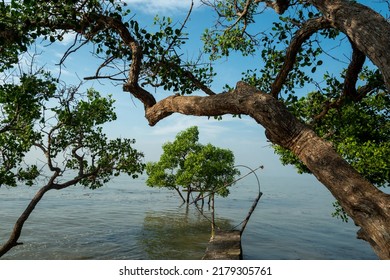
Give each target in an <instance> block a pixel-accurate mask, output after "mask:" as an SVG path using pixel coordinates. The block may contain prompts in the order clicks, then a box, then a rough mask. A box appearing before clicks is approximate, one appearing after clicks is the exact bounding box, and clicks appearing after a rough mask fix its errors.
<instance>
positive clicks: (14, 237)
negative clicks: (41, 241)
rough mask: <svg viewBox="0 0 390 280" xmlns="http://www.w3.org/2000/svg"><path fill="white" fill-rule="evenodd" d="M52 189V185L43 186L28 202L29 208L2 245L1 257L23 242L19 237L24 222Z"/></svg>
mask: <svg viewBox="0 0 390 280" xmlns="http://www.w3.org/2000/svg"><path fill="white" fill-rule="evenodd" d="M50 189H51V186H50V185H46V186H44V187H42V188H41V189H40V190H39V191H38V192H37V193H36V194H35V196H34V197H33V199H31V201H30V203H29V204H28V206H27V208H26V209H25V210H24V212H23V213H22V215H20V217H19V219H18V220H17V221H16V223H15V225H14V228H13V230H12V233H11V235H10V237H9V239H8V241H7V242H6V243H4V244H3V246H1V247H0V258H1V257H2V256H3V255H4V254H6V253H7V252H8V251H9V250H11V249H12V248H13V247H15V246H18V245H21V244H23V243H20V242H18V240H19V237H20V235H21V233H22V228H23V225H24V223H25V222H26V221H27V219H28V217H30V215H31V213H32V212H33V211H34V209H35V207H36V206H37V204H38V203H39V201H41V199H42V197H43V195H44V194H45V193H46V192H47V191H49V190H50Z"/></svg>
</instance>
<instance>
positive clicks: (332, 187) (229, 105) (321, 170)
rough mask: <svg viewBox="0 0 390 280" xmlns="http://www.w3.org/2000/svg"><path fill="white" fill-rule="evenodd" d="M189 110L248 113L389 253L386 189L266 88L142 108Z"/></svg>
mask: <svg viewBox="0 0 390 280" xmlns="http://www.w3.org/2000/svg"><path fill="white" fill-rule="evenodd" d="M175 112H177V113H181V114H186V115H193V116H217V115H224V114H246V115H249V116H251V117H252V118H253V119H255V120H256V122H258V123H259V124H260V125H262V126H263V127H264V128H265V129H266V136H267V138H268V139H269V140H270V141H271V142H273V143H274V144H278V145H280V146H282V147H284V148H287V149H290V150H291V151H292V152H293V153H294V154H295V155H297V156H298V157H299V158H300V159H301V160H302V161H303V162H304V163H305V164H306V165H307V167H308V168H309V169H310V171H311V172H312V173H313V174H314V175H315V176H316V177H317V178H318V180H319V181H320V182H322V183H323V184H324V185H325V186H326V187H327V188H328V189H329V191H330V192H331V193H332V194H333V196H334V197H335V198H336V199H337V200H338V201H339V203H340V205H341V206H342V207H343V208H344V209H345V211H346V212H347V213H348V215H349V216H350V217H351V218H352V219H353V220H354V222H355V224H356V225H357V226H359V227H361V230H360V231H359V236H358V237H359V238H362V239H364V240H366V241H368V242H369V243H370V244H371V246H372V247H373V249H374V251H375V252H376V253H377V255H378V256H379V257H380V258H382V259H390V195H388V194H385V193H383V192H381V191H380V190H378V189H377V188H376V187H375V186H373V185H372V184H371V183H369V182H368V181H367V180H365V179H364V178H363V177H362V176H361V175H360V174H359V173H357V172H356V171H355V170H354V169H353V168H352V167H351V166H350V165H349V164H348V163H347V162H346V161H345V160H344V159H342V158H341V157H340V155H339V154H337V153H336V151H335V150H334V149H333V148H332V145H331V144H330V143H328V142H326V141H325V140H323V139H322V138H320V137H318V136H317V135H316V134H315V132H314V131H312V130H311V129H310V128H309V127H307V126H305V125H304V124H302V123H301V122H300V121H299V120H298V119H296V118H295V117H294V116H293V115H292V114H291V113H290V112H289V111H288V110H287V109H286V108H285V106H284V105H283V104H282V103H281V102H279V101H277V100H276V99H275V98H273V97H272V96H270V95H269V94H266V93H262V92H260V91H258V90H257V89H256V88H254V87H251V86H249V85H247V84H245V83H242V82H239V83H237V87H236V89H235V90H232V91H231V92H228V93H224V94H218V95H213V96H206V97H200V96H170V97H168V98H166V99H164V100H162V101H160V102H158V103H157V104H156V105H154V106H153V107H151V108H148V109H147V111H146V117H147V119H148V120H149V123H150V124H151V125H154V124H156V123H157V122H158V121H159V120H161V119H162V118H164V117H167V116H169V115H171V114H172V113H175Z"/></svg>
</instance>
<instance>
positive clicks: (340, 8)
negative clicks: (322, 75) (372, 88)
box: [307, 0, 390, 90]
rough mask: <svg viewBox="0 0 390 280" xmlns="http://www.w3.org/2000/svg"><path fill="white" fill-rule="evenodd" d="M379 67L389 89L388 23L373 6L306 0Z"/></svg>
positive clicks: (327, 0) (389, 25) (349, 2)
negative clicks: (371, 7)
mask: <svg viewBox="0 0 390 280" xmlns="http://www.w3.org/2000/svg"><path fill="white" fill-rule="evenodd" d="M307 2H309V3H311V4H313V5H314V6H315V7H316V8H317V9H318V10H319V11H320V12H321V13H322V14H323V15H324V16H325V17H326V18H327V19H328V20H329V21H330V22H331V23H332V25H333V27H334V28H336V29H338V30H340V31H341V32H343V33H344V34H345V35H347V36H348V37H349V39H350V40H351V41H352V42H353V43H354V44H355V46H356V47H357V48H358V49H359V50H360V51H361V52H363V53H364V54H365V55H366V56H367V57H368V58H369V59H370V60H371V61H372V62H373V63H374V64H375V65H376V66H378V68H379V69H380V70H381V72H382V75H383V78H384V81H385V84H386V87H387V89H388V90H390V52H389V46H390V24H389V22H388V21H387V20H386V19H385V18H384V17H383V16H382V15H380V14H378V13H377V12H375V11H373V10H372V9H370V8H368V7H366V6H364V5H361V4H359V3H353V1H346V0H325V1H324V0H309V1H307Z"/></svg>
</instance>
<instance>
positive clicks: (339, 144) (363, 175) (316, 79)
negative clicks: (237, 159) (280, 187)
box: [0, 0, 390, 258]
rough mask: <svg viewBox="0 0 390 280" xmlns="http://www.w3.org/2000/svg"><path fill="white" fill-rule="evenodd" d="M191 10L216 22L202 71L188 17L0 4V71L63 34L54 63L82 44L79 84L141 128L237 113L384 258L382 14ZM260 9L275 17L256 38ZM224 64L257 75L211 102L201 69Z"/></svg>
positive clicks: (210, 0) (320, 9)
mask: <svg viewBox="0 0 390 280" xmlns="http://www.w3.org/2000/svg"><path fill="white" fill-rule="evenodd" d="M201 2H202V3H203V4H205V5H206V6H207V7H209V8H210V9H211V10H213V11H214V12H216V15H217V21H216V23H210V27H209V28H208V29H207V30H206V31H205V32H204V35H203V41H204V46H205V47H204V54H205V55H206V56H207V60H206V62H204V61H202V60H199V59H198V58H197V59H195V60H194V59H187V58H186V55H185V54H186V48H185V47H186V46H185V43H186V38H187V34H186V33H185V31H186V29H185V26H186V25H187V24H188V19H189V18H190V16H191V13H189V14H188V16H187V17H186V18H184V20H183V22H182V24H181V25H179V24H176V25H175V24H174V23H173V21H172V19H170V18H168V17H164V16H161V15H160V16H159V17H156V19H155V23H154V26H149V27H144V25H143V24H142V19H137V18H136V17H133V15H132V14H131V11H129V10H128V9H127V8H126V5H125V4H126V3H125V1H123V2H122V1H115V0H109V1H103V0H102V1H95V0H94V1H88V0H83V1H61V2H59V1H50V2H41V1H34V0H29V1H27V0H25V1H16V0H12V1H10V2H6V1H2V2H1V3H0V13H1V17H2V21H1V23H0V27H1V28H0V69H1V71H4V70H5V69H7V68H9V67H12V66H13V64H14V63H16V62H17V61H18V60H19V59H20V54H22V53H23V52H25V51H26V50H27V49H28V48H29V47H30V46H31V44H32V43H33V42H35V41H37V40H38V39H39V40H40V39H41V38H45V39H46V42H55V41H57V40H61V39H62V38H63V36H64V35H65V34H68V33H70V32H72V33H74V34H76V40H75V41H74V44H72V45H71V47H70V48H69V49H68V51H66V52H65V53H64V55H63V58H62V60H61V63H63V62H64V61H65V60H66V59H67V58H68V57H69V56H70V55H72V54H73V53H74V52H77V51H78V50H79V49H80V48H81V47H82V46H83V45H87V44H91V45H93V46H94V50H93V53H92V54H93V56H94V57H95V58H96V59H98V60H99V61H101V64H100V66H99V67H98V68H97V70H96V73H95V75H93V76H91V77H86V79H88V80H91V79H99V80H100V79H109V80H112V81H115V82H120V83H122V85H123V90H124V91H125V92H129V93H130V94H131V95H132V96H133V97H134V98H136V99H137V100H138V101H140V102H141V103H142V104H143V106H144V109H145V117H146V119H147V120H148V122H149V124H150V125H152V126H153V125H155V124H157V123H158V122H159V121H161V120H162V119H164V118H166V117H169V116H170V115H172V114H173V113H181V114H186V115H194V116H215V117H219V116H222V115H226V114H233V115H248V116H250V117H251V118H253V119H254V120H255V121H256V122H257V123H259V124H260V125H262V126H263V127H264V128H265V130H266V136H267V138H268V139H269V140H270V141H271V142H272V143H273V144H274V145H275V146H276V147H277V152H278V153H280V154H281V156H282V160H283V161H284V162H286V163H294V164H297V165H298V166H299V168H300V170H309V171H310V172H311V173H313V174H314V175H315V176H316V177H317V178H318V180H319V181H321V182H322V183H323V184H324V186H325V187H327V188H328V190H329V191H330V192H331V193H332V195H333V196H334V197H335V199H336V200H337V201H338V203H339V204H340V205H341V207H342V208H343V209H344V210H345V212H346V213H347V214H348V215H349V216H350V217H351V218H352V219H353V220H354V222H355V224H357V225H358V226H359V227H360V228H361V230H360V231H359V232H358V237H359V238H362V239H364V240H367V241H368V242H369V243H370V244H371V246H372V247H373V249H374V250H375V252H376V253H377V254H378V255H379V256H380V257H381V258H390V246H389V232H390V222H389V221H390V219H389V217H390V209H389V208H388V205H389V200H390V197H389V195H388V194H386V193H384V192H382V191H380V190H379V189H378V188H377V186H386V185H388V184H389V173H388V166H389V157H388V142H389V139H388V123H389V120H388V117H389V113H388V109H389V107H388V90H389V89H390V63H389V61H390V54H389V52H388V46H389V45H390V24H389V23H388V21H387V19H386V17H385V16H386V15H385V14H384V13H385V12H384V13H382V14H379V13H378V12H375V11H374V10H373V9H371V8H370V7H368V6H367V5H370V6H371V5H373V4H372V3H366V4H367V5H362V4H360V3H358V2H357V1H348V0H332V1H331V0H325V1H322V0H321V1H319V0H307V1H289V0H275V1H268V0H267V1H262V0H224V1H222V0H204V1H201ZM130 8H131V7H130ZM270 11H271V12H275V14H278V15H279V17H275V20H274V22H273V26H272V28H269V29H266V30H264V29H263V28H262V27H263V25H264V20H263V19H264V18H265V17H266V15H267V14H269V12H270ZM32 15H34V16H32ZM326 42H336V43H335V44H334V45H335V46H336V47H335V48H337V49H338V50H339V49H341V48H348V50H349V53H348V59H347V63H346V65H345V66H346V67H344V68H345V69H343V70H339V69H333V68H334V67H333V64H334V63H333V62H334V61H338V60H340V59H343V58H340V57H337V55H334V54H332V53H331V52H329V51H327V48H325V47H324V44H325V43H326ZM340 53H342V52H340ZM232 54H241V55H242V56H253V57H254V58H256V59H258V60H259V67H257V68H256V69H247V71H245V73H243V76H242V77H241V76H240V77H237V84H236V86H235V87H234V86H233V85H228V86H227V87H226V89H225V91H224V92H221V93H216V92H215V90H213V84H212V82H213V80H215V79H218V76H216V74H219V73H215V72H214V67H213V65H214V63H216V62H217V61H218V60H219V59H225V58H226V57H229V56H231V55H232ZM189 57H191V56H189ZM204 57H205V56H204ZM325 58H326V59H325ZM332 59H334V60H332ZM220 74H222V75H223V73H220ZM313 85H314V87H313ZM161 92H162V93H164V94H165V95H159V93H161ZM302 93H304V94H302ZM166 95H168V96H166ZM302 96H303V97H302ZM10 121H11V122H12V120H10ZM4 127H6V125H4ZM18 141H24V140H18ZM303 165H304V166H305V167H304V168H303ZM1 172H7V168H6V169H5V170H4V171H3V170H2V171H1Z"/></svg>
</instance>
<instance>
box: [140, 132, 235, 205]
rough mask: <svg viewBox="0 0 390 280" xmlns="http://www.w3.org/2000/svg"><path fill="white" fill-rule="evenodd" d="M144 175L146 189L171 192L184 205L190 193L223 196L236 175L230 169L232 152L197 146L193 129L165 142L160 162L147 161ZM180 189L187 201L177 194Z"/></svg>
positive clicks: (196, 133) (226, 193)
mask: <svg viewBox="0 0 390 280" xmlns="http://www.w3.org/2000/svg"><path fill="white" fill-rule="evenodd" d="M146 173H147V175H148V179H147V180H146V184H147V185H148V186H151V187H166V188H169V189H174V190H176V191H177V192H178V194H179V195H180V197H181V198H182V199H183V201H187V203H188V202H189V195H190V194H191V192H193V191H196V192H197V193H198V194H200V196H203V195H204V194H218V195H221V196H223V197H225V196H227V195H228V194H229V189H228V187H229V186H231V185H232V184H233V182H234V178H235V176H236V175H239V171H238V169H237V168H235V167H234V155H233V152H232V151H230V150H227V149H221V148H218V147H215V146H213V145H211V144H207V145H202V144H200V143H199V131H198V127H196V126H193V127H190V128H188V129H187V130H185V131H182V132H180V133H178V134H177V135H176V138H175V140H174V141H173V142H167V143H165V144H164V145H163V153H162V155H161V157H160V160H159V161H158V162H148V163H147V165H146ZM183 189H184V190H185V191H186V192H187V199H185V198H184V196H183V194H182V193H181V192H182V190H183Z"/></svg>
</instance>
